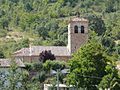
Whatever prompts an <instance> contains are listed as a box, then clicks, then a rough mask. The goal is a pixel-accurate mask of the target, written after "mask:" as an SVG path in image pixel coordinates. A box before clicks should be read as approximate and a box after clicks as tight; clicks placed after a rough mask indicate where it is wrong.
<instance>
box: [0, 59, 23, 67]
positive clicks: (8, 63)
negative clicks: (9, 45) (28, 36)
mask: <svg viewBox="0 0 120 90" xmlns="http://www.w3.org/2000/svg"><path fill="white" fill-rule="evenodd" d="M15 62H16V64H17V65H18V66H19V67H25V65H24V64H23V62H22V61H21V60H18V59H17V60H15ZM11 63H12V61H11V60H9V59H0V67H10V66H11Z"/></svg>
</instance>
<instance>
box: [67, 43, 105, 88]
mask: <svg viewBox="0 0 120 90" xmlns="http://www.w3.org/2000/svg"><path fill="white" fill-rule="evenodd" d="M106 64H107V63H106V57H105V56H104V48H103V47H102V45H100V44H99V43H95V42H90V43H88V44H86V45H85V46H83V47H82V48H80V49H79V50H78V51H77V52H76V53H75V54H74V55H73V58H72V59H71V60H70V62H69V65H70V74H69V75H68V82H69V83H70V84H72V85H76V86H78V87H82V88H87V89H90V90H91V89H92V88H96V85H98V84H99V83H100V81H101V78H102V77H103V76H104V75H105V74H106V72H105V66H106Z"/></svg>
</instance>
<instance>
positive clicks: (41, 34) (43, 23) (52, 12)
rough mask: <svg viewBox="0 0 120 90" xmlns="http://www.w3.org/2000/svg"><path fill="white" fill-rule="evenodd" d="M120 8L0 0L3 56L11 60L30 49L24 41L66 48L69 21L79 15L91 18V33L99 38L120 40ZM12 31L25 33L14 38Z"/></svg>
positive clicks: (76, 0)
mask: <svg viewBox="0 0 120 90" xmlns="http://www.w3.org/2000/svg"><path fill="white" fill-rule="evenodd" d="M119 6H120V1H119V0H108V1H104V0H94V1H91V0H28V1H27V0H0V28H1V30H0V31H1V33H0V46H1V47H2V48H3V49H4V52H3V53H4V55H5V56H6V57H10V55H11V54H12V53H13V52H14V51H16V50H18V49H21V48H23V47H28V44H24V43H26V42H22V41H24V39H25V38H28V39H29V40H30V41H29V43H33V45H56V46H58V45H60V46H64V45H67V24H68V23H67V22H68V20H69V18H71V17H72V16H75V15H76V13H77V12H80V16H81V17H86V18H88V20H89V22H90V24H89V26H90V30H93V31H95V32H96V33H97V34H98V35H99V36H100V37H101V35H105V37H106V39H107V38H108V37H109V38H111V39H112V40H118V39H120V35H119V33H120V29H119V28H120V24H119V23H120V19H119V18H120V14H119V11H120V7H119ZM11 32H24V33H25V34H24V36H23V37H21V36H20V37H16V38H15V39H14V38H13V35H9V33H11ZM27 35H28V37H26V36H27ZM33 36H36V37H37V38H35V37H33ZM9 37H10V38H11V39H12V40H11V39H9ZM24 37H25V38H24ZM31 37H33V38H32V40H31ZM101 38H102V37H101ZM22 39H23V40H22ZM16 40H17V41H16ZM13 41H14V43H13ZM17 42H20V43H17ZM6 43H7V44H6ZM11 43H12V46H11ZM22 44H23V45H22ZM8 47H12V48H11V49H8Z"/></svg>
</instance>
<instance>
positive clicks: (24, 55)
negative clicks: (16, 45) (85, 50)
mask: <svg viewBox="0 0 120 90" xmlns="http://www.w3.org/2000/svg"><path fill="white" fill-rule="evenodd" d="M87 40H88V20H87V19H85V18H79V17H73V18H72V19H70V21H69V24H68V45H67V46H30V47H29V48H22V49H21V50H18V51H16V52H14V54H13V55H14V57H15V58H16V59H21V60H22V61H23V62H30V63H32V62H38V61H39V54H40V53H41V52H42V51H45V50H47V51H51V53H52V54H54V55H55V57H56V60H64V61H67V60H69V59H70V58H71V55H72V54H73V53H74V52H75V51H76V50H78V48H80V47H81V46H82V45H84V44H85V43H86V42H87Z"/></svg>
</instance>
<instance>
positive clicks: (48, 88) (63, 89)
mask: <svg viewBox="0 0 120 90" xmlns="http://www.w3.org/2000/svg"><path fill="white" fill-rule="evenodd" d="M44 90H57V85H55V86H53V85H52V84H44ZM59 90H76V88H75V87H73V86H72V85H70V86H67V85H65V84H59Z"/></svg>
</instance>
